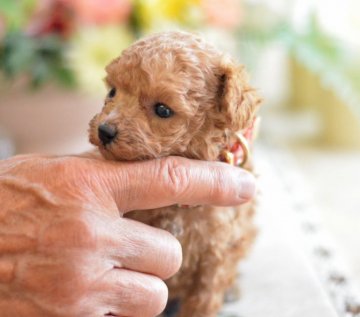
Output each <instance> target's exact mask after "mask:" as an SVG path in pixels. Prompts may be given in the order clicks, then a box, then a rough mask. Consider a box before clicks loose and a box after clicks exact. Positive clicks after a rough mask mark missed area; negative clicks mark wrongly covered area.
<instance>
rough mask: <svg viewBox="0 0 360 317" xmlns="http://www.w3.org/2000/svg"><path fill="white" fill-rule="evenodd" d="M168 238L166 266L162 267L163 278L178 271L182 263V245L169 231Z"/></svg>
mask: <svg viewBox="0 0 360 317" xmlns="http://www.w3.org/2000/svg"><path fill="white" fill-rule="evenodd" d="M167 234H168V236H169V238H168V239H167V243H168V250H169V252H168V256H167V259H166V261H164V262H165V263H167V266H166V267H165V268H164V272H163V278H164V279H167V278H169V277H171V276H173V275H174V274H176V273H177V272H178V270H179V269H180V266H181V263H182V246H181V244H180V242H179V241H178V240H177V239H175V238H174V237H173V236H172V235H171V234H170V233H167Z"/></svg>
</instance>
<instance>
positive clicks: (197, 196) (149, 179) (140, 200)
mask: <svg viewBox="0 0 360 317" xmlns="http://www.w3.org/2000/svg"><path fill="white" fill-rule="evenodd" d="M97 173H99V174H98V176H99V177H100V178H101V180H102V181H103V182H104V183H105V184H106V188H107V190H109V192H110V194H111V196H112V197H113V199H114V200H115V202H116V205H117V207H118V209H119V210H120V211H122V212H128V211H131V210H139V209H154V208H160V207H164V206H169V205H173V204H188V205H200V204H201V205H216V206H233V205H239V204H242V203H245V202H247V201H249V200H250V199H251V198H252V197H253V196H254V194H255V188H256V186H255V178H254V177H253V176H252V174H250V173H249V172H247V171H245V170H243V169H241V168H238V167H234V166H231V165H229V164H225V163H221V162H204V161H198V160H190V159H186V158H182V157H167V158H161V159H155V160H150V161H142V162H131V163H130V162H129V163H124V162H110V161H103V164H102V168H98V169H97Z"/></svg>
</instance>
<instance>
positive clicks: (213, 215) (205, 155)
mask: <svg viewBox="0 0 360 317" xmlns="http://www.w3.org/2000/svg"><path fill="white" fill-rule="evenodd" d="M106 71H107V77H106V79H105V80H106V83H107V84H108V86H109V87H114V88H116V94H115V96H114V97H113V98H106V100H105V105H104V108H103V110H102V112H101V113H99V114H97V115H96V116H95V117H94V119H93V120H92V121H91V123H90V129H89V134H90V141H91V142H92V143H93V144H94V145H96V146H98V148H99V150H100V152H101V154H102V155H103V156H104V157H105V158H106V159H111V160H145V159H151V158H158V157H164V156H170V155H177V156H183V157H187V158H192V159H199V160H208V161H215V160H218V158H219V155H220V152H221V150H222V149H223V148H224V147H225V146H226V145H227V144H231V142H232V140H233V138H234V133H235V132H237V131H238V130H241V129H244V128H246V127H248V126H249V125H250V124H251V123H252V121H253V119H254V116H255V114H256V111H257V108H258V106H259V104H260V98H259V97H258V95H257V92H256V91H255V90H254V89H253V88H252V87H251V86H250V85H249V83H248V79H247V75H246V72H245V70H244V67H243V66H240V65H238V64H237V63H236V62H234V61H233V60H232V59H231V58H230V57H228V56H226V55H225V54H223V53H221V52H220V51H218V50H216V49H215V48H214V47H213V46H211V45H210V44H208V43H206V42H205V41H204V40H203V39H201V37H199V36H197V35H193V34H190V33H185V32H165V33H159V34H155V35H152V36H150V37H147V38H145V39H142V40H139V41H137V42H136V43H134V44H133V45H132V46H130V47H129V48H128V49H126V50H125V51H123V53H122V54H121V56H120V57H118V58H116V59H115V60H113V61H112V62H111V63H110V64H109V65H108V66H107V67H106ZM157 102H161V103H164V104H166V105H168V106H169V107H170V108H171V109H172V110H173V111H174V113H175V115H174V116H172V117H170V118H167V119H163V118H159V117H158V116H156V114H155V113H154V104H156V103H157ZM104 122H106V123H108V124H111V125H113V126H116V127H117V129H118V135H117V137H116V139H115V140H114V141H113V142H112V143H111V144H108V145H107V146H106V147H104V146H103V145H102V144H101V142H100V140H99V137H98V132H97V131H98V129H97V128H98V126H99V124H102V123H104ZM246 168H247V169H248V170H251V162H249V163H248V165H247V166H246ZM253 210H254V203H253V202H251V203H248V204H245V205H242V206H236V207H215V206H199V207H193V208H191V209H183V208H180V207H178V206H171V207H167V208H160V209H155V210H152V211H151V212H141V211H134V212H132V213H129V214H128V215H127V216H128V217H130V218H133V219H136V220H138V221H141V222H144V223H147V224H149V225H151V226H154V227H158V228H162V229H165V230H168V231H170V232H171V233H172V234H174V235H175V236H176V237H177V238H178V239H179V241H180V243H181V245H182V247H183V264H182V267H181V269H180V271H179V272H178V273H177V274H176V275H175V276H174V277H172V278H171V279H169V280H168V281H167V285H168V287H169V294H170V298H178V299H180V300H181V309H180V312H179V315H178V316H179V317H215V316H217V312H218V311H219V309H220V308H221V305H222V303H223V298H224V294H225V292H226V290H227V289H228V288H229V287H230V286H231V285H232V283H234V281H235V278H236V275H237V265H238V262H239V260H240V259H241V258H243V257H244V256H245V255H246V253H247V251H248V249H249V248H250V246H251V244H252V241H253V239H254V237H255V232H256V230H255V228H254V225H253V222H252V218H253V213H254V211H253Z"/></svg>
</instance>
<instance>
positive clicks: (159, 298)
mask: <svg viewBox="0 0 360 317" xmlns="http://www.w3.org/2000/svg"><path fill="white" fill-rule="evenodd" d="M151 286H152V289H151V292H150V294H149V299H150V300H149V301H148V302H147V303H148V305H149V307H147V311H148V312H149V316H157V315H159V314H160V313H161V312H162V311H163V310H164V309H165V306H166V303H167V299H168V293H169V292H168V288H167V286H166V284H165V283H164V282H163V281H162V280H160V279H154V281H153V283H152V285H151Z"/></svg>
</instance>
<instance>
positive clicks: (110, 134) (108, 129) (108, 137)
mask: <svg viewBox="0 0 360 317" xmlns="http://www.w3.org/2000/svg"><path fill="white" fill-rule="evenodd" d="M98 134H99V139H100V140H101V143H102V144H103V145H106V144H109V143H111V142H112V141H113V140H114V139H115V137H116V135H117V129H116V128H115V127H114V126H111V125H109V124H106V123H103V124H100V125H99V127H98Z"/></svg>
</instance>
